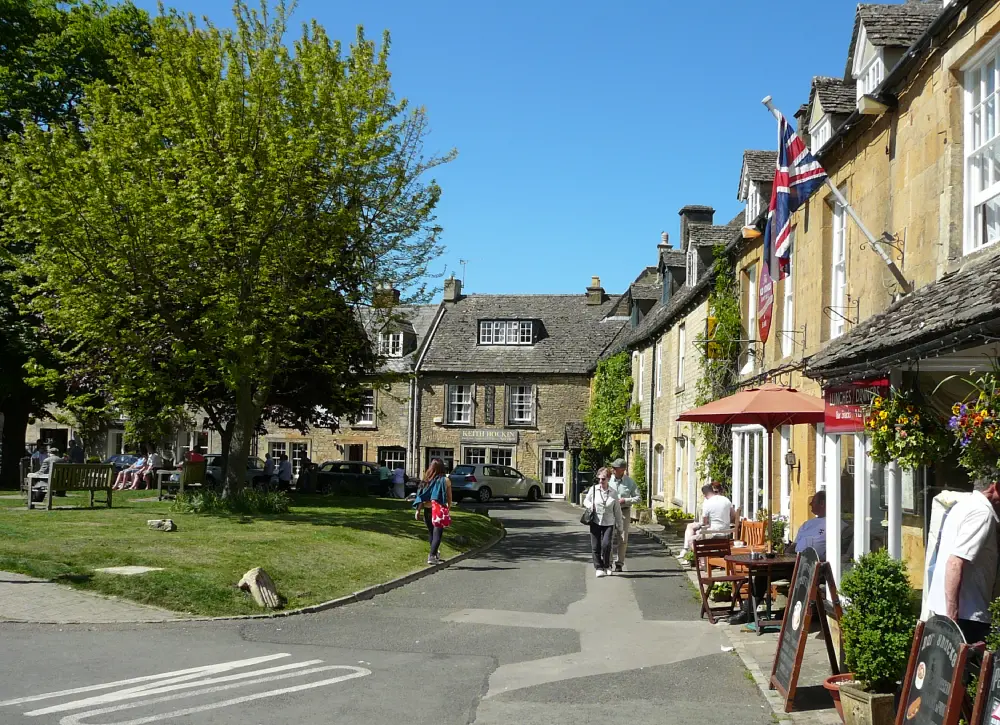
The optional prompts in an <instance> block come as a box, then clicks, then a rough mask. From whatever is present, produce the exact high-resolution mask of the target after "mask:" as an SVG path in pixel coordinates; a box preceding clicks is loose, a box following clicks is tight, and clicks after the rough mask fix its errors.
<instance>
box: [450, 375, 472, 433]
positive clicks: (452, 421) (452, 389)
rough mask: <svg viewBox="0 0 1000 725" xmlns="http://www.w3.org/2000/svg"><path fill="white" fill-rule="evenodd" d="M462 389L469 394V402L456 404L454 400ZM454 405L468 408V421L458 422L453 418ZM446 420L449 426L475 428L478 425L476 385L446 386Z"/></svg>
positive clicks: (456, 384)
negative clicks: (455, 395)
mask: <svg viewBox="0 0 1000 725" xmlns="http://www.w3.org/2000/svg"><path fill="white" fill-rule="evenodd" d="M460 388H462V389H464V391H467V392H468V400H463V401H459V402H457V403H456V402H454V401H453V400H452V398H453V395H454V394H455V393H456V392H458V390H459V389H460ZM454 405H461V406H468V416H467V417H468V420H464V419H463V420H458V419H457V418H456V417H453V416H452V411H453V406H454ZM464 417H465V416H463V418H464ZM444 420H445V423H446V424H448V425H459V426H474V425H475V424H476V386H475V384H474V383H449V384H448V385H446V386H445V400H444Z"/></svg>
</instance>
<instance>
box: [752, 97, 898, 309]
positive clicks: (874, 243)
mask: <svg viewBox="0 0 1000 725" xmlns="http://www.w3.org/2000/svg"><path fill="white" fill-rule="evenodd" d="M761 103H763V104H764V105H765V106H767V110H768V111H770V112H771V115H772V116H774V118H775V120H777V121H778V123H781V111H779V110H778V109H777V108H775V107H774V104H773V103H772V102H771V97H770V96H764V98H763V100H761ZM779 143H780V141H779ZM826 185H827V186H829V187H830V191H831V192H832V193H833V196H834V197H835V198H836V199H837V202H838V203H839V204H840V205H841V206H842V207H844V211H846V212H847V214H848V216H850V217H851V219H853V220H854V223H855V224H857V225H858V229H860V230H861V233H862V234H864V235H865V237H867V238H868V242H869V246H871V248H872V249H873V250H875V253H876V254H877V255H878V256H880V257H881V258H882V261H883V262H885V264H886V266H887V267H888V268H889V271H890V272H891V273H892V276H893V277H895V278H896V282H897V283H898V284H899V286H900V288H901V289H902V291H903V294H909V293H910V292H911V291H912V287H911V286H910V283H909V282H908V281H907V279H906V277H904V276H903V273H902V272H901V271H900V269H899V267H897V266H896V263H895V262H893V261H892V258H891V257H890V256H889V255H888V254H886V253H885V250H884V249H882V245H881V242H880V240H878V239H876V238H875V235H874V234H872V233H871V232H870V231H868V227H866V226H865V223H864V222H863V221H861V217H859V216H858V213H857V212H856V211H854V207H852V206H851V205H850V204H848V203H847V199H845V198H844V195H843V194H842V193H841V192H840V189H838V188H837V187H836V185H835V184H834V183H833V180H832V179H831V178H830V177H829V176H827V177H826Z"/></svg>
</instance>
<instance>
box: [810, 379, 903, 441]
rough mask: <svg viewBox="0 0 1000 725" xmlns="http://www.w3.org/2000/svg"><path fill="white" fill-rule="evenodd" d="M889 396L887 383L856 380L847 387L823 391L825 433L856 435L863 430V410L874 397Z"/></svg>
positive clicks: (886, 381) (885, 381) (838, 386)
mask: <svg viewBox="0 0 1000 725" xmlns="http://www.w3.org/2000/svg"><path fill="white" fill-rule="evenodd" d="M888 394H889V381H888V379H886V378H878V379H876V380H858V381H857V382H854V383H849V384H848V385H837V386H834V387H830V388H824V389H823V399H824V400H825V401H826V418H825V420H824V421H823V423H824V426H825V428H826V432H827V433H828V434H830V433H858V432H860V431H863V430H864V429H865V410H866V409H867V408H868V406H870V405H871V402H872V400H873V399H874V398H875V396H877V395H880V396H882V397H883V398H884V397H886V396H887V395H888Z"/></svg>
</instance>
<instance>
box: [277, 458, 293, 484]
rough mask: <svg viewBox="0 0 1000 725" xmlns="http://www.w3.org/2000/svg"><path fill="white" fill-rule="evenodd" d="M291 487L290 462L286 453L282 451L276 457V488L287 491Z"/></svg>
mask: <svg viewBox="0 0 1000 725" xmlns="http://www.w3.org/2000/svg"><path fill="white" fill-rule="evenodd" d="M291 487H292V462H291V461H289V460H288V454H286V453H282V454H281V456H279V458H278V488H279V489H281V490H283V491H287V490H288V489H290V488H291Z"/></svg>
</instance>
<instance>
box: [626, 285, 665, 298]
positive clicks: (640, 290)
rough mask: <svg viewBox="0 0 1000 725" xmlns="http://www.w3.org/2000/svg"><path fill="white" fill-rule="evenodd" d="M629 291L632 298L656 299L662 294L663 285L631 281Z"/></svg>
mask: <svg viewBox="0 0 1000 725" xmlns="http://www.w3.org/2000/svg"><path fill="white" fill-rule="evenodd" d="M629 293H630V294H631V295H632V299H634V300H658V299H660V298H661V297H662V296H663V285H662V284H658V283H655V282H645V283H639V282H633V283H632V285H631V287H629Z"/></svg>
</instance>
